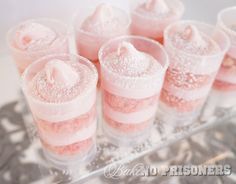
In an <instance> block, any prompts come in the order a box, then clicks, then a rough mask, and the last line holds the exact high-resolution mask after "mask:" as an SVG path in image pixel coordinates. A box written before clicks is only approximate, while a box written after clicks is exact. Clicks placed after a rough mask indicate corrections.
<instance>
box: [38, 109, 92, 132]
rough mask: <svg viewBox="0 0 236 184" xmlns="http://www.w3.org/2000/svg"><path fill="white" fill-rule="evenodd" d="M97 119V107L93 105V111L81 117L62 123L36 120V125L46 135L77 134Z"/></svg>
mask: <svg viewBox="0 0 236 184" xmlns="http://www.w3.org/2000/svg"><path fill="white" fill-rule="evenodd" d="M95 118H96V106H95V105H93V107H92V108H91V110H90V111H89V112H87V113H86V114H83V115H80V116H79V117H76V118H73V119H70V120H66V121H62V122H48V121H44V120H41V119H38V118H36V123H37V126H38V128H39V130H41V131H44V132H45V133H48V134H51V133H57V134H60V133H63V134H65V133H66V134H68V133H75V132H77V131H78V130H80V129H83V128H86V127H88V126H90V125H91V124H92V123H93V122H94V119H95Z"/></svg>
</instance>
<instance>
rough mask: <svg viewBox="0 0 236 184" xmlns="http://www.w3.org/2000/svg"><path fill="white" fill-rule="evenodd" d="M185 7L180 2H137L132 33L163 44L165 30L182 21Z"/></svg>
mask: <svg viewBox="0 0 236 184" xmlns="http://www.w3.org/2000/svg"><path fill="white" fill-rule="evenodd" d="M183 13H184V5H183V3H182V2H181V1H180V0H137V1H133V3H132V10H131V18H132V23H131V33H132V34H134V35H140V36H145V37H148V38H151V39H155V40H157V41H158V42H160V43H163V32H164V30H165V28H166V27H167V26H168V25H169V24H171V23H173V22H175V21H178V20H180V19H181V17H182V15H183Z"/></svg>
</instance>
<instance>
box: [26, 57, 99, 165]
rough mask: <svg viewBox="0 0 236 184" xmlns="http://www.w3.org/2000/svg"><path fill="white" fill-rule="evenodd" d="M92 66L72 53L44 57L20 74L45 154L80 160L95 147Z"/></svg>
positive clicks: (63, 158) (57, 157)
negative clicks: (71, 54)
mask: <svg viewBox="0 0 236 184" xmlns="http://www.w3.org/2000/svg"><path fill="white" fill-rule="evenodd" d="M96 82H97V73H96V69H95V67H93V65H92V64H91V63H90V62H89V61H88V60H85V59H83V58H79V57H78V58H77V57H76V56H73V57H72V56H67V55H62V56H56V57H55V56H48V57H45V58H43V59H41V60H39V61H38V62H35V63H34V64H32V65H31V66H30V67H29V68H27V69H26V71H25V73H24V74H23V90H24V93H25V95H26V98H27V100H28V103H29V106H30V109H31V111H32V114H33V116H34V119H35V123H36V126H37V129H38V134H39V137H40V139H41V142H42V145H43V148H44V149H45V152H46V156H48V155H49V158H50V159H52V160H57V161H70V160H73V159H75V158H76V159H77V160H82V159H83V158H84V157H86V155H87V154H89V152H91V150H92V148H94V146H95V142H94V141H95V140H94V137H95V133H96V122H97V118H96V104H95V103H96Z"/></svg>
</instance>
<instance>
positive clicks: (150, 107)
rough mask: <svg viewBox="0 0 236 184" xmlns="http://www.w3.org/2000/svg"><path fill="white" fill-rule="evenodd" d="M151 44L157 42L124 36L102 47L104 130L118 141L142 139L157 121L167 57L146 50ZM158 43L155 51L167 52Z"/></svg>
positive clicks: (137, 140)
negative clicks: (109, 49)
mask: <svg viewBox="0 0 236 184" xmlns="http://www.w3.org/2000/svg"><path fill="white" fill-rule="evenodd" d="M132 40H134V42H132ZM135 40H138V41H137V42H135ZM149 44H150V45H151V44H153V45H155V44H156V42H151V41H150V40H146V39H144V38H140V37H121V38H120V39H119V38H118V39H115V40H114V41H111V42H109V43H108V44H107V45H105V46H104V47H103V48H102V49H101V52H100V53H101V54H100V61H101V70H102V78H101V81H102V86H101V87H102V97H103V98H102V100H103V101H102V107H103V117H104V120H105V121H104V130H105V132H108V134H110V136H113V139H114V138H115V139H116V140H115V141H116V143H119V141H120V142H122V141H123V142H126V143H127V144H130V143H131V142H132V143H133V144H136V143H140V142H139V141H143V140H142V138H143V137H145V136H146V137H147V136H148V135H149V132H148V131H149V129H150V128H151V127H152V125H153V122H154V118H155V115H156V110H157V103H158V98H159V94H160V89H161V87H162V82H163V77H164V74H165V70H166V68H167V57H166V58H165V57H164V58H158V57H155V54H153V55H154V56H152V55H151V53H147V52H145V51H146V49H147V50H148V48H149V49H150V50H151V48H152V46H150V45H149ZM145 46H146V49H144V47H145ZM136 47H137V48H136ZM139 47H143V48H142V49H140V48H139ZM156 47H157V48H156V49H155V50H154V49H153V50H152V51H151V52H154V53H155V52H156V53H159V54H160V53H161V52H163V53H164V51H163V50H162V49H161V48H160V46H159V45H156ZM107 48H115V49H114V50H112V51H108V50H107ZM139 49H140V50H139ZM160 55H161V54H160ZM164 55H165V53H164ZM139 138H140V139H139Z"/></svg>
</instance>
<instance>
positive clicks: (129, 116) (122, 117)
mask: <svg viewBox="0 0 236 184" xmlns="http://www.w3.org/2000/svg"><path fill="white" fill-rule="evenodd" d="M156 110H157V104H156V105H153V106H150V107H147V108H145V109H144V110H140V111H137V112H132V113H122V112H118V111H115V110H114V109H112V108H111V107H110V106H109V105H108V104H107V103H106V102H104V103H103V113H104V114H105V115H106V116H108V117H109V118H111V119H112V120H114V121H117V122H120V123H124V124H127V123H128V124H130V123H132V124H138V123H141V122H144V121H147V120H149V119H150V118H152V117H153V116H154V115H155V113H156Z"/></svg>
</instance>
